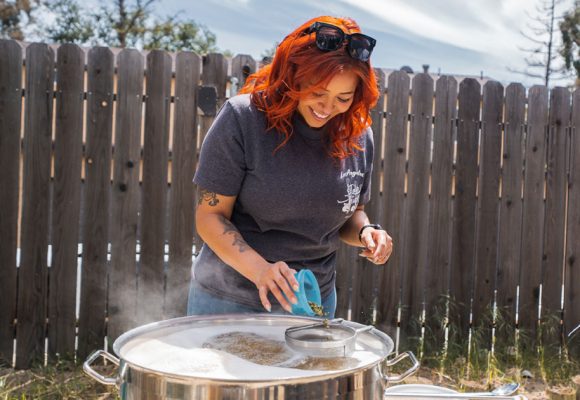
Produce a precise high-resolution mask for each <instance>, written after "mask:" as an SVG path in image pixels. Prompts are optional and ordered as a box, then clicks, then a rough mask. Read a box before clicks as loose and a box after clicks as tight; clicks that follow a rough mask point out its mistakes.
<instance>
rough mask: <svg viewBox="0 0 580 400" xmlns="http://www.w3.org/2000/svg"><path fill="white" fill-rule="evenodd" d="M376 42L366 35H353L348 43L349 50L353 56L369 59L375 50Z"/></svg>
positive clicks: (358, 58) (364, 59)
mask: <svg viewBox="0 0 580 400" xmlns="http://www.w3.org/2000/svg"><path fill="white" fill-rule="evenodd" d="M374 46H375V44H374V43H373V41H372V40H371V39H370V38H368V37H367V36H364V35H353V36H352V37H351V39H350V43H349V44H348V51H349V52H350V55H351V57H352V58H356V59H357V60H361V61H368V60H369V58H370V57H371V53H372V52H373V47H374Z"/></svg>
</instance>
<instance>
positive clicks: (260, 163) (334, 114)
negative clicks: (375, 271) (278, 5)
mask: <svg viewBox="0 0 580 400" xmlns="http://www.w3.org/2000/svg"><path fill="white" fill-rule="evenodd" d="M374 45H375V40H374V39H372V38H370V37H368V36H365V35H363V34H361V33H360V28H359V27H358V25H357V24H356V23H355V22H354V21H353V20H351V19H343V18H333V17H319V18H315V19H313V20H311V21H308V22H306V23H305V24H304V25H302V26H300V27H299V28H298V29H296V30H295V31H294V32H292V33H291V34H290V35H288V36H287V37H286V38H285V39H284V40H283V41H282V43H280V45H279V46H278V49H277V51H276V54H275V56H274V60H273V62H272V64H270V65H268V66H266V67H264V68H262V69H261V70H259V71H258V72H257V73H256V74H254V75H252V76H250V77H249V78H248V82H247V83H246V85H245V86H244V88H243V89H242V91H241V93H243V94H241V95H238V96H235V97H233V98H231V99H230V100H228V101H227V102H226V103H225V104H224V106H223V107H222V108H221V110H220V112H219V113H218V116H217V117H216V119H215V121H214V123H213V125H212V127H211V128H210V130H209V132H208V133H207V136H206V138H205V140H204V142H203V145H202V148H201V154H200V159H199V166H198V169H197V171H196V174H195V177H194V182H195V183H196V184H197V186H198V190H199V197H198V198H199V201H198V206H197V211H196V226H197V231H198V233H199V235H200V236H201V238H202V239H203V240H204V242H205V244H204V245H203V247H202V248H201V251H200V253H199V255H198V257H197V258H196V260H195V264H194V267H193V272H192V282H191V289H190V294H189V301H188V314H189V315H192V314H222V313H252V312H263V311H264V309H265V310H267V311H276V312H283V310H286V311H287V312H291V304H290V303H295V302H296V297H295V295H294V292H293V289H295V290H296V289H297V288H298V286H297V281H296V279H295V278H294V274H295V273H296V271H298V270H300V269H302V268H308V269H310V270H311V271H312V272H314V274H315V276H316V278H317V281H318V284H319V286H320V290H321V295H322V307H323V310H324V312H325V314H326V316H328V317H333V316H334V312H335V309H336V290H335V269H336V268H335V267H336V251H337V249H338V247H339V239H340V240H343V241H344V242H346V243H348V244H349V245H352V246H357V247H363V248H364V249H363V250H362V252H361V253H360V255H361V256H363V257H366V258H367V259H369V260H370V261H371V262H373V263H375V264H384V263H385V262H386V261H387V259H388V258H389V256H390V254H391V252H392V246H393V244H392V240H391V238H390V237H389V235H388V234H387V232H386V231H384V230H383V229H382V228H381V227H380V226H378V225H375V224H370V223H369V219H368V217H367V215H366V213H365V211H364V204H365V203H367V202H368V201H369V198H370V180H371V171H372V159H373V142H372V132H371V129H370V124H371V119H370V115H369V111H370V109H371V108H372V107H373V106H374V104H375V103H376V101H377V99H378V91H377V87H376V80H375V75H374V73H373V69H372V68H371V65H370V62H369V57H370V54H371V52H372V50H373V47H374Z"/></svg>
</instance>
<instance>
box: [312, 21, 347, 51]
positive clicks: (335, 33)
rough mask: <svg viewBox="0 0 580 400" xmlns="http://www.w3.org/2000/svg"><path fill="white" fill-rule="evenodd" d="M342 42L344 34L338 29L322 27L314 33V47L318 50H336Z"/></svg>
mask: <svg viewBox="0 0 580 400" xmlns="http://www.w3.org/2000/svg"><path fill="white" fill-rule="evenodd" d="M343 40H344V33H343V32H342V31H341V30H340V29H339V28H334V27H330V26H322V27H320V28H319V29H318V32H317V33H316V45H317V46H318V48H319V49H320V50H326V51H329V50H336V49H338V48H339V47H340V46H341V44H342V42H343Z"/></svg>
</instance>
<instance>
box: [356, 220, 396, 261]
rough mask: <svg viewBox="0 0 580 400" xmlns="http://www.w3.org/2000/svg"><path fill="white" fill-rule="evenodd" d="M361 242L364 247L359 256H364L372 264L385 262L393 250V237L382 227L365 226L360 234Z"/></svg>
mask: <svg viewBox="0 0 580 400" xmlns="http://www.w3.org/2000/svg"><path fill="white" fill-rule="evenodd" d="M361 242H362V244H363V245H364V246H365V249H364V250H363V251H362V252H360V253H359V256H361V257H366V258H367V260H369V261H370V262H372V263H373V264H384V263H386V262H387V260H388V259H389V257H390V256H391V253H392V252H393V238H391V237H390V236H389V234H388V233H387V231H385V230H382V229H375V228H372V227H369V228H366V229H365V230H363V232H362V234H361Z"/></svg>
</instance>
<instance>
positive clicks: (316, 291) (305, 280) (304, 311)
mask: <svg viewBox="0 0 580 400" xmlns="http://www.w3.org/2000/svg"><path fill="white" fill-rule="evenodd" d="M295 278H296V280H297V281H298V286H299V287H298V290H297V291H295V292H294V294H295V295H296V298H297V299H298V301H297V303H296V304H291V305H292V314H295V315H306V316H309V317H316V316H318V315H317V314H316V313H315V312H314V310H312V307H310V305H309V304H308V302H309V301H311V302H313V303H316V304H322V299H321V297H320V288H319V287H318V282H317V281H316V277H315V276H314V274H313V273H312V271H310V270H309V269H302V270H300V271H299V272H298V273H297V274H296V275H295Z"/></svg>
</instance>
